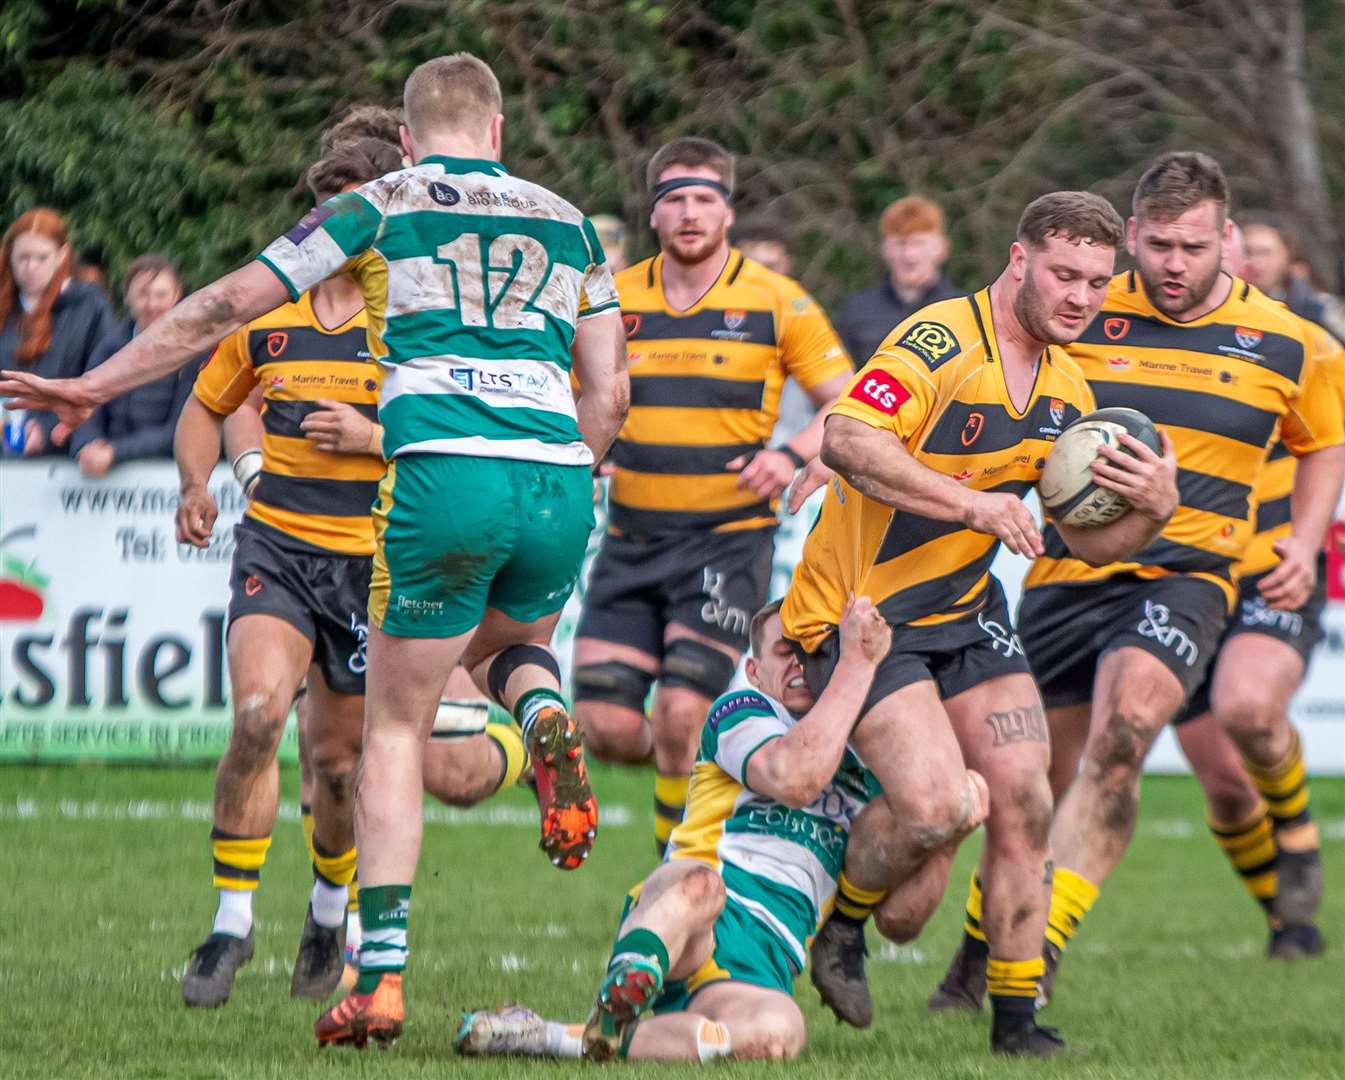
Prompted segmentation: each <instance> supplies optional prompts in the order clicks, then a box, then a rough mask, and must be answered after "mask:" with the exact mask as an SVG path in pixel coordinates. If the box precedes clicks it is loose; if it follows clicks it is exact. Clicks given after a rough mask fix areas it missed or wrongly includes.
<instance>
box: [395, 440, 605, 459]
mask: <svg viewBox="0 0 1345 1080" xmlns="http://www.w3.org/2000/svg"><path fill="white" fill-rule="evenodd" d="M403 454H459V455H461V456H463V457H480V458H508V459H511V460H513V461H537V462H541V463H543V464H547V465H588V466H592V464H593V451H592V450H590V449H589V448H588V444H587V443H582V442H578V443H569V444H565V445H562V444H560V443H544V442H542V441H540V440H539V439H487V438H486V437H485V436H484V435H469V436H465V437H463V438H460V439H422V440H421V441H420V442H413V443H407V444H406V445H405V446H402V447H399V448H398V449H397V451H396V453H394V454H393V457H401V456H402V455H403Z"/></svg>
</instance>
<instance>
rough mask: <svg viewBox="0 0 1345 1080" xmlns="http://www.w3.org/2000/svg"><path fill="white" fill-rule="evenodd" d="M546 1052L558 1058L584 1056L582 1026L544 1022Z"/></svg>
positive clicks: (553, 1021) (554, 1021)
mask: <svg viewBox="0 0 1345 1080" xmlns="http://www.w3.org/2000/svg"><path fill="white" fill-rule="evenodd" d="M546 1052H547V1053H548V1054H552V1055H554V1056H555V1057H559V1058H581V1057H583V1056H584V1025H583V1024H562V1023H560V1022H559V1021H557V1020H548V1021H547V1022H546Z"/></svg>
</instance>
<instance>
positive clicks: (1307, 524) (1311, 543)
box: [1259, 446, 1345, 611]
mask: <svg viewBox="0 0 1345 1080" xmlns="http://www.w3.org/2000/svg"><path fill="white" fill-rule="evenodd" d="M1342 480H1345V446H1328V447H1326V448H1325V449H1322V450H1314V451H1313V452H1312V453H1310V454H1304V455H1303V456H1302V457H1300V458H1299V459H1298V465H1297V468H1296V469H1295V472H1294V490H1293V493H1292V494H1291V495H1290V497H1289V513H1290V522H1291V526H1290V528H1291V531H1290V533H1289V535H1288V536H1286V537H1284V538H1283V539H1280V540H1277V541H1275V554H1276V555H1278V556H1279V557H1280V564H1279V566H1277V567H1275V569H1274V570H1272V571H1271V572H1270V573H1269V574H1267V575H1266V576H1265V577H1264V578H1262V579H1261V584H1260V586H1259V588H1260V590H1261V595H1262V597H1264V598H1265V601H1266V603H1267V604H1269V605H1270V606H1271V607H1273V608H1281V609H1283V610H1287V611H1292V610H1294V609H1296V608H1300V607H1302V606H1303V605H1304V604H1305V603H1306V602H1307V599H1308V597H1309V596H1310V595H1311V594H1312V589H1313V586H1314V585H1316V583H1317V552H1319V551H1321V550H1322V542H1323V540H1325V538H1326V530H1327V527H1328V526H1329V525H1330V524H1331V516H1332V515H1333V514H1334V513H1335V509H1336V503H1337V501H1338V500H1339V499H1340V488H1341V482H1342Z"/></svg>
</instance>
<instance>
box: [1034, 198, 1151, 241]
mask: <svg viewBox="0 0 1345 1080" xmlns="http://www.w3.org/2000/svg"><path fill="white" fill-rule="evenodd" d="M1052 236H1058V237H1060V238H1061V239H1062V240H1083V241H1086V242H1087V243H1090V244H1097V245H1099V246H1100V247H1112V248H1119V247H1120V246H1121V244H1122V242H1123V241H1124V240H1125V222H1123V221H1122V220H1121V215H1120V214H1118V213H1117V212H1116V208H1115V207H1114V206H1112V204H1111V203H1109V202H1108V201H1107V200H1106V199H1104V198H1102V196H1100V195H1094V194H1093V193H1092V192H1090V191H1052V192H1051V193H1050V194H1048V195H1042V196H1041V197H1040V198H1037V199H1033V200H1032V201H1031V202H1030V203H1028V204H1027V209H1026V210H1024V211H1023V216H1022V217H1020V218H1019V219H1018V242H1019V243H1021V244H1027V245H1030V246H1031V247H1041V246H1042V245H1043V244H1045V243H1046V241H1047V239H1049V238H1050V237H1052Z"/></svg>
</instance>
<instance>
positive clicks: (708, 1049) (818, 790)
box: [454, 599, 987, 1061]
mask: <svg viewBox="0 0 1345 1080" xmlns="http://www.w3.org/2000/svg"><path fill="white" fill-rule="evenodd" d="M778 609H779V604H778V603H777V604H769V605H767V606H766V607H765V608H763V609H762V610H761V611H760V612H758V613H757V615H756V617H755V618H754V619H753V620H752V627H751V644H752V653H753V655H752V657H751V658H749V659H748V661H747V678H748V681H749V682H750V683H751V684H752V686H753V687H754V689H751V690H733V691H729V692H728V693H726V694H724V695H722V696H721V697H719V698H718V699H717V700H716V701H715V702H714V704H712V705H711V706H710V712H709V716H708V717H707V719H706V722H705V726H704V727H703V728H702V731H701V741H700V750H699V753H698V754H697V758H696V764H695V766H694V767H693V770H692V774H691V788H690V791H689V793H688V800H687V812H686V817H685V818H684V819H683V821H682V823H681V824H680V825H679V826H678V827H677V828H676V829H674V830H673V833H672V837H671V839H670V841H669V845H668V851H667V854H666V856H665V858H664V862H663V864H662V865H661V866H660V867H659V868H658V869H657V870H655V871H654V872H653V873H652V874H650V875H649V877H648V878H646V879H645V880H644V881H643V882H642V883H641V884H640V885H638V886H636V887H635V888H634V889H632V890H631V892H630V894H629V896H628V898H627V901H626V910H625V912H624V913H623V917H622V922H621V926H620V929H619V930H618V932H617V940H616V944H615V945H614V947H613V949H612V956H611V959H610V961H609V962H608V967H607V974H606V976H605V977H604V979H603V981H602V984H601V986H600V987H599V989H598V995H597V1001H596V1003H595V1004H594V1006H593V1011H592V1013H591V1015H590V1016H589V1019H588V1022H587V1024H573V1025H566V1024H563V1023H559V1022H555V1021H548V1020H545V1019H543V1018H542V1017H540V1016H538V1015H537V1014H536V1013H534V1012H532V1011H531V1010H529V1009H526V1008H523V1007H521V1006H517V1005H515V1006H510V1007H508V1008H504V1009H499V1010H495V1011H479V1012H471V1013H468V1014H466V1015H465V1016H464V1017H463V1019H462V1024H461V1027H460V1028H459V1030H458V1034H457V1037H456V1039H455V1040H454V1041H455V1045H456V1046H457V1049H458V1051H459V1052H460V1053H464V1054H472V1055H478V1054H479V1055H502V1054H532V1055H537V1056H554V1057H578V1056H580V1055H581V1054H582V1055H583V1056H586V1057H589V1058H591V1059H597V1060H605V1059H607V1058H611V1057H613V1056H616V1055H620V1056H622V1057H630V1058H637V1059H646V1060H662V1061H707V1060H709V1059H711V1058H714V1057H722V1056H725V1055H730V1054H731V1055H732V1056H734V1057H738V1058H760V1057H772V1058H788V1057H793V1056H794V1055H796V1054H797V1053H798V1052H799V1051H800V1050H801V1049H802V1048H803V1043H804V1022H803V1014H802V1012H801V1011H800V1010H799V1007H798V1005H797V1004H796V1003H795V1002H794V999H793V996H792V994H791V987H792V984H793V981H794V978H795V977H796V976H797V975H798V974H799V972H800V971H802V969H803V967H804V964H805V963H806V957H807V942H808V940H809V939H810V938H811V937H812V935H813V934H814V933H815V932H816V930H817V928H818V926H820V925H821V924H822V922H823V921H824V920H825V918H826V916H827V914H828V913H829V912H830V910H831V906H832V903H833V899H834V896H835V893H836V879H837V877H838V875H839V874H840V873H841V868H842V865H843V863H844V858H845V846H846V843H847V840H848V837H849V835H850V832H851V828H852V826H854V827H856V828H858V827H865V828H869V827H875V828H879V829H883V830H888V831H894V830H898V829H899V824H898V823H896V822H894V821H892V819H891V817H890V812H889V811H888V809H887V804H886V802H885V801H884V800H882V799H875V800H874V801H873V802H871V803H870V801H869V800H870V799H871V798H872V797H873V796H874V795H876V794H877V793H878V792H877V790H876V786H875V781H874V779H873V777H872V775H871V774H870V773H869V772H868V770H867V769H865V768H864V767H863V764H862V763H861V762H860V761H859V760H858V758H856V757H855V756H854V754H853V753H852V752H851V751H850V750H848V749H847V747H846V738H847V736H848V735H849V733H850V730H851V728H852V727H853V726H854V724H855V722H856V721H857V720H858V718H859V712H860V708H861V707H862V704H863V699H864V697H865V695H866V694H867V693H868V690H869V686H870V684H871V682H872V680H873V673H874V669H875V666H876V664H877V662H878V661H879V660H881V659H882V657H883V656H884V655H885V650H886V649H887V648H888V647H889V642H890V636H891V630H890V628H889V627H888V626H887V624H886V623H885V622H884V621H883V620H882V619H881V618H879V617H878V616H877V613H876V609H875V608H874V607H873V605H872V603H871V601H869V600H868V599H860V600H858V601H854V600H852V601H851V603H850V605H849V607H848V608H847V610H846V611H845V613H844V615H843V616H842V618H841V624H840V638H841V659H840V667H841V668H843V669H844V673H843V674H842V675H841V677H839V678H833V679H832V680H831V681H830V682H829V683H828V685H827V689H826V690H825V691H824V692H823V694H822V696H821V697H820V698H818V699H816V701H814V699H813V695H812V692H811V691H809V690H808V688H807V684H806V683H805V682H804V679H803V669H802V668H801V667H800V666H799V661H798V659H797V657H796V656H795V655H794V653H793V651H792V650H791V649H790V647H789V644H788V643H787V642H786V641H785V640H784V637H783V635H782V631H781V627H780V617H779V613H778ZM972 783H973V784H979V785H980V786H979V787H978V788H976V789H975V791H974V793H973V794H974V798H973V799H972V802H973V804H975V805H978V806H979V811H977V812H975V813H973V814H972V815H971V818H970V820H969V823H968V824H969V827H974V826H975V824H976V823H978V822H979V821H980V819H981V818H982V817H984V813H985V807H986V805H987V803H986V798H985V787H984V782H983V781H981V780H980V778H979V777H974V778H973V780H972ZM866 806H867V809H866ZM861 811H862V813H861ZM870 819H872V820H870ZM959 839H960V837H959ZM952 850H953V849H952V848H950V849H949V856H950V857H951V852H952ZM946 882H947V865H946V862H945V863H944V864H943V865H942V867H941V872H940V873H936V874H933V875H927V874H924V873H922V874H921V875H920V876H919V877H917V878H915V879H912V880H911V881H909V882H907V883H906V884H905V885H903V886H902V887H900V888H899V889H897V890H895V891H893V892H892V893H890V894H888V895H887V896H886V898H885V899H884V900H883V902H882V906H881V908H880V909H879V918H878V920H877V925H878V928H879V929H880V930H881V931H882V932H884V933H886V934H889V935H890V936H894V937H898V938H900V939H901V940H909V939H910V938H911V937H913V936H914V935H915V933H916V932H918V929H919V927H920V926H921V925H922V924H923V923H924V921H925V919H927V918H928V917H929V915H930V914H931V913H932V911H933V909H934V907H935V906H936V905H937V903H938V899H939V897H940V896H941V895H942V893H943V886H944V884H946ZM645 1013H652V1015H651V1016H648V1017H646V1018H644V1019H641V1017H642V1016H643V1015H644V1014H645Z"/></svg>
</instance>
